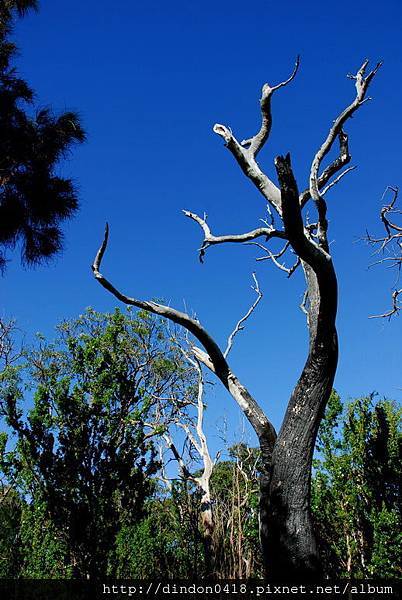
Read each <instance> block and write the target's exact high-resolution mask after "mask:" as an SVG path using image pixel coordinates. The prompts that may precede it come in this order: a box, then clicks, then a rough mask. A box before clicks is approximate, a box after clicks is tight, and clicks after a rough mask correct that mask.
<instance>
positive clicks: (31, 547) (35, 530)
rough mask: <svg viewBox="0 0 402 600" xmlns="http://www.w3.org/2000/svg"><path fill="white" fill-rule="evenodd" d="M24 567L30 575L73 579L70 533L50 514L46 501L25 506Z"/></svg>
mask: <svg viewBox="0 0 402 600" xmlns="http://www.w3.org/2000/svg"><path fill="white" fill-rule="evenodd" d="M19 542H20V555H21V559H22V560H21V568H20V571H19V576H20V577H24V578H26V579H69V578H71V576H72V575H73V567H72V564H71V556H70V553H69V549H68V543H67V539H66V536H65V535H63V531H62V530H61V529H58V528H57V527H56V526H55V524H54V523H53V522H52V520H51V519H49V517H48V516H47V506H46V502H44V501H43V500H40V499H36V500H35V502H33V503H32V504H30V505H25V506H24V508H23V510H22V515H21V523H20V531H19Z"/></svg>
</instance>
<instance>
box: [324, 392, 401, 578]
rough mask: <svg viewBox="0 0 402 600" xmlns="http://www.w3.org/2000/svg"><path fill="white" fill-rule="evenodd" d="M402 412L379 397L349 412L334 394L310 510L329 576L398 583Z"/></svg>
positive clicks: (362, 401)
mask: <svg viewBox="0 0 402 600" xmlns="http://www.w3.org/2000/svg"><path fill="white" fill-rule="evenodd" d="M400 417H401V409H400V408H398V407H397V406H396V405H395V403H393V402H391V401H389V400H381V401H377V402H375V398H374V395H371V396H368V397H365V398H359V399H357V400H354V401H353V402H350V403H349V404H348V405H347V406H346V407H345V409H343V407H342V403H341V401H340V398H339V396H338V395H337V394H336V392H333V394H332V396H331V399H330V401H329V404H328V407H327V410H326V414H325V417H324V420H323V421H322V424H321V427H320V431H319V435H318V440H317V450H318V455H317V456H318V458H317V459H316V460H315V461H314V476H313V481H312V510H313V513H314V518H315V521H316V527H317V531H318V535H319V539H320V540H321V542H322V550H323V556H324V559H325V566H326V570H327V571H328V572H329V573H330V574H331V575H334V576H343V577H356V578H357V577H366V578H367V577H373V578H374V577H398V576H400V567H399V565H400V564H401V562H402V561H401V559H402V556H401V547H402V536H401V534H400V531H401V514H400V482H401V449H402V437H401V432H400Z"/></svg>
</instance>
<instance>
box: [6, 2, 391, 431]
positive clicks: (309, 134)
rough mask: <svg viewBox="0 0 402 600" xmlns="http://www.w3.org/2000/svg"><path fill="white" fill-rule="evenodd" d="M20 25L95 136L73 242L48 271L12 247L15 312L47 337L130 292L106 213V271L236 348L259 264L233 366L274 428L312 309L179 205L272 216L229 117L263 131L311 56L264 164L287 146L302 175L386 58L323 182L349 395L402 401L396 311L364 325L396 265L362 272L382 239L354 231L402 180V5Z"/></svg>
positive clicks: (86, 151)
mask: <svg viewBox="0 0 402 600" xmlns="http://www.w3.org/2000/svg"><path fill="white" fill-rule="evenodd" d="M40 4H41V7H40V8H41V10H40V12H39V13H38V14H31V15H29V16H28V17H27V18H25V19H24V20H23V21H21V22H20V23H19V25H18V27H17V29H16V38H17V42H18V45H19V47H20V50H21V56H20V58H19V60H18V67H19V70H20V72H21V73H22V74H23V75H24V76H25V77H26V78H27V80H28V81H29V82H30V84H31V85H32V87H33V88H34V89H35V90H36V92H37V101H38V103H39V104H40V105H52V106H53V107H54V109H55V110H63V109H66V108H68V109H75V110H78V111H79V112H80V114H81V116H82V120H83V122H84V125H85V128H86V130H87V133H88V141H87V143H86V144H85V145H84V146H82V147H81V148H79V149H78V150H77V151H75V152H74V153H73V155H72V156H71V158H70V159H69V160H68V161H67V162H65V163H64V164H63V165H62V166H61V172H62V173H64V174H65V175H68V176H72V177H73V178H74V179H75V181H76V182H77V185H78V187H79V190H80V201H81V209H80V212H79V214H78V216H77V217H76V218H75V219H74V220H73V221H71V222H70V223H69V224H68V225H67V226H66V227H65V228H64V230H65V235H66V249H65V252H64V253H63V254H62V255H61V256H60V257H59V258H57V259H56V260H55V261H54V262H53V263H52V264H51V265H50V266H43V267H39V268H37V269H36V270H33V271H27V270H24V269H23V268H21V267H20V265H19V261H18V257H17V255H16V254H15V255H13V256H12V257H11V256H10V258H12V259H13V260H12V262H11V263H10V266H9V268H8V271H7V273H6V275H5V277H4V278H3V281H2V287H3V293H2V301H1V307H0V310H1V313H2V315H8V316H13V317H15V318H17V320H18V322H19V325H20V327H21V328H22V329H24V330H25V331H26V332H27V333H28V335H31V334H33V333H34V332H36V331H41V332H43V333H45V334H46V335H50V336H51V335H53V329H54V326H55V325H56V323H58V322H59V321H60V320H61V319H63V318H69V317H74V316H76V315H78V314H80V313H81V312H82V311H83V310H84V309H85V307H87V306H93V307H94V308H95V309H97V310H109V309H112V308H113V307H114V306H115V305H116V301H115V300H114V299H113V298H112V297H111V296H109V295H108V294H107V293H106V292H105V291H104V290H103V289H102V288H101V287H100V286H99V285H98V284H96V282H95V281H94V280H93V278H92V276H91V271H90V264H91V261H92V259H93V255H94V253H95V251H96V249H97V247H98V245H99V242H100V239H101V237H102V232H103V227H104V222H105V221H106V220H108V221H109V223H110V226H111V239H110V247H109V250H108V254H107V256H106V257H105V260H104V267H103V269H104V272H105V274H106V275H108V276H109V278H110V279H111V280H112V281H113V282H114V283H115V284H116V285H117V286H118V287H120V288H121V289H122V290H124V291H126V292H127V293H128V294H130V295H134V296H137V297H141V298H152V297H154V298H155V297H158V298H164V299H165V300H166V301H168V302H170V303H171V304H172V305H173V306H175V307H177V308H183V302H184V301H185V303H186V305H187V307H189V309H191V310H194V311H196V313H197V315H198V317H199V319H200V320H201V322H202V323H203V324H204V325H205V327H206V328H207V329H208V330H209V331H210V332H211V333H212V334H213V335H215V336H216V338H217V339H218V340H219V341H220V342H221V343H222V344H224V343H225V341H226V337H227V335H228V334H229V333H230V331H231V329H232V328H233V326H234V324H235V323H236V321H237V320H238V319H239V317H240V316H241V315H242V314H243V313H244V312H245V310H247V308H248V306H249V304H250V302H251V301H252V300H253V294H252V291H251V288H250V285H251V283H252V281H251V272H252V271H253V270H257V274H258V278H259V282H260V286H261V288H262V290H263V292H264V294H265V296H264V300H263V303H261V304H260V306H259V308H258V311H257V312H256V313H255V314H254V315H253V318H252V319H251V320H250V321H249V323H248V326H247V329H246V331H245V332H242V333H241V334H240V335H239V336H238V338H237V341H236V344H235V348H234V350H233V352H232V355H231V361H230V362H231V365H232V367H233V369H234V371H235V372H236V373H237V375H238V377H239V378H240V380H241V381H242V382H243V383H244V384H245V385H246V386H248V387H249V389H250V391H251V392H252V393H253V394H254V395H255V397H256V398H257V400H258V401H259V402H260V403H261V404H262V406H263V407H264V409H265V410H266V411H267V414H268V415H269V416H270V417H271V418H272V420H273V422H274V424H275V425H276V426H278V425H279V423H280V421H281V417H282V415H283V412H284V409H285V406H286V403H287V399H288V397H289V394H290V392H291V390H292V388H293V386H294V385H295V382H296V380H297V377H298V375H299V373H300V371H301V368H302V366H303V363H304V360H305V356H306V325H305V321H304V318H303V315H302V313H301V311H300V310H299V308H298V305H299V304H300V300H301V297H302V294H303V278H302V273H301V272H300V273H297V274H296V275H295V276H294V277H293V278H292V279H291V280H287V279H286V277H285V276H284V274H283V273H281V272H278V271H277V270H275V269H274V268H273V267H272V266H270V265H269V264H267V263H264V262H263V263H255V260H254V258H255V256H256V255H257V253H256V252H255V250H254V249H252V248H250V247H240V246H232V247H229V246H225V247H216V248H211V249H210V251H209V252H208V253H207V257H206V262H205V264H204V265H200V263H199V262H198V258H197V248H198V247H199V246H200V242H201V236H200V231H199V229H198V228H197V226H196V225H195V224H194V223H192V222H190V221H188V220H187V219H186V218H185V217H184V216H183V215H182V213H181V209H183V208H187V209H190V210H193V211H195V212H198V213H201V214H202V213H203V211H206V212H207V213H208V215H209V223H210V225H211V228H213V231H214V232H216V233H222V234H223V233H241V232H242V231H246V230H248V229H251V228H254V227H256V226H258V224H259V219H260V218H262V217H264V216H265V214H264V211H265V207H264V203H263V200H262V197H260V196H259V194H258V193H257V192H256V190H255V189H254V188H253V186H252V184H251V183H250V182H249V181H247V180H246V178H245V177H244V175H243V174H242V173H241V172H240V170H239V168H238V167H237V165H236V164H235V163H234V160H233V158H232V156H231V155H230V153H229V152H228V151H227V150H226V148H225V147H224V146H223V144H222V141H221V139H220V138H218V137H217V136H216V135H215V134H214V133H213V132H212V126H213V124H214V123H215V122H220V123H225V124H227V125H229V126H230V127H232V129H233V131H234V133H235V134H237V135H238V137H239V138H240V139H243V138H245V137H249V136H250V135H252V134H253V133H255V131H256V129H257V127H258V118H259V112H258V108H259V107H258V99H259V96H260V89H261V86H262V84H263V83H265V82H266V81H268V82H270V83H272V84H274V83H277V82H279V81H281V80H282V79H284V78H286V77H287V76H288V75H289V73H290V71H291V70H292V68H293V64H294V59H295V56H296V55H297V54H300V55H301V60H302V63H301V68H300V71H299V73H298V75H297V78H296V80H295V81H294V82H293V83H292V85H291V86H289V87H287V88H286V89H285V90H282V91H281V92H279V93H278V94H277V95H276V96H275V98H274V101H273V118H274V125H273V131H272V135H271V137H270V140H269V142H268V143H267V145H266V148H265V149H264V151H263V152H262V153H261V155H260V164H261V165H262V166H263V167H264V169H266V171H267V172H268V173H271V174H273V158H274V156H275V155H276V154H281V153H285V152H288V151H290V152H291V154H292V159H293V165H294V168H295V172H296V175H297V178H298V182H299V186H300V188H303V189H304V187H306V183H307V178H308V172H309V167H310V164H311V160H312V157H313V155H314V153H315V151H316V150H317V148H318V146H319V145H320V143H321V142H322V140H323V138H324V136H325V135H326V132H327V130H328V127H329V126H330V124H331V122H332V120H333V119H334V118H335V117H336V116H337V114H338V113H339V112H340V110H342V108H343V107H344V106H345V105H346V104H348V103H349V102H350V100H351V99H352V98H353V94H354V86H353V82H351V81H350V80H348V79H347V78H346V74H347V73H349V72H354V71H356V70H357V68H358V67H359V66H360V64H361V62H362V61H363V60H364V58H366V57H369V58H370V59H371V60H372V61H373V62H376V61H377V60H379V59H382V60H384V66H383V68H382V69H381V71H380V73H379V74H378V76H377V78H376V79H375V81H374V82H373V85H372V87H371V91H370V95H371V96H372V97H373V101H372V102H370V103H368V104H366V105H365V106H364V107H363V108H362V109H361V110H360V111H359V112H358V114H357V115H355V117H354V118H353V119H352V120H351V121H350V122H349V123H348V124H347V128H346V129H347V131H348V133H349V135H350V148H351V153H352V156H353V164H356V165H358V169H357V170H356V171H355V172H353V173H352V174H351V175H350V176H348V177H347V178H346V179H345V180H344V181H343V182H342V183H341V184H339V186H337V188H336V190H334V191H331V192H330V196H328V205H329V218H330V239H331V240H333V245H332V249H333V254H334V260H335V263H336V267H337V271H338V277H339V287H340V308H339V317H338V327H339V335H340V363H339V369H338V373H337V377H336V382H335V386H336V388H337V389H338V391H339V392H340V393H341V395H342V396H343V397H344V398H346V397H348V396H356V395H362V394H365V393H369V392H371V391H373V390H377V391H378V392H379V393H380V394H381V395H386V396H388V397H392V398H396V399H400V396H401V392H400V388H401V387H402V382H401V379H400V362H401V342H400V340H401V319H400V318H399V319H397V318H396V319H394V320H393V321H392V322H391V323H388V322H383V321H379V320H369V319H368V316H369V315H370V314H373V313H377V312H379V311H382V310H385V309H386V308H387V307H388V305H389V293H390V289H391V286H392V284H393V282H394V280H395V274H394V273H392V272H389V271H386V270H385V269H382V268H375V269H374V268H373V269H367V266H368V264H370V262H371V261H372V260H373V259H372V257H371V256H370V249H369V248H368V247H367V246H365V245H364V244H363V243H361V242H360V243H359V242H358V241H357V240H358V239H359V238H360V237H361V236H363V235H364V233H365V230H366V228H368V229H369V230H370V231H372V232H375V231H379V230H380V227H379V223H378V213H379V209H380V207H381V195H382V193H383V190H384V188H385V187H386V186H387V185H390V184H393V185H398V184H399V185H400V186H402V170H401V150H400V140H401V138H402V119H401V111H400V98H401V95H402V83H401V76H400V75H401V66H402V52H401V41H400V40H401V36H400V23H401V22H402V6H401V3H400V2H398V1H397V0H395V1H392V0H385V1H384V2H382V3H381V5H380V6H379V5H378V3H374V2H368V1H366V2H360V1H355V2H352V3H351V2H345V1H344V0H340V1H339V2H337V3H336V4H334V3H331V4H329V3H328V4H327V3H321V2H318V1H315V0H314V1H305V2H295V1H287V2H281V3H278V2H271V1H265V2H263V1H261V0H256V1H253V2H249V3H245V2H237V1H233V0H232V1H231V2H229V1H227V0H223V1H220V2H216V1H215V2H211V1H210V0H204V2H188V1H187V2H184V1H182V0H180V1H174V0H172V1H171V2H169V3H167V2H163V1H136V0H134V1H128V0H125V1H124V0H122V1H120V2H118V3H110V2H106V1H104V0H97V1H95V0H88V1H87V2H82V1H79V0H69V1H68V2H67V0H56V1H54V0H52V1H51V0H42V1H41V3H40ZM222 416H226V417H227V418H228V420H229V423H230V424H231V425H230V426H231V428H232V429H234V430H236V428H237V427H238V424H239V423H240V419H239V416H238V413H237V410H236V409H235V407H234V403H233V400H232V399H231V398H230V397H229V396H228V395H227V394H226V392H225V391H224V390H223V389H222V388H221V386H220V385H219V384H218V383H217V384H216V385H215V386H214V389H213V391H212V393H211V395H210V401H209V410H208V420H209V423H210V425H211V427H213V426H215V423H216V422H217V421H219V420H220V419H221V418H222Z"/></svg>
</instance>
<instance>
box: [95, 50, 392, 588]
mask: <svg viewBox="0 0 402 600" xmlns="http://www.w3.org/2000/svg"><path fill="white" fill-rule="evenodd" d="M298 67H299V60H298V59H297V61H296V65H295V68H294V71H293V73H292V74H291V76H290V77H289V78H288V79H287V80H286V81H283V82H282V83H280V84H278V85H275V86H271V85H269V84H265V85H264V86H263V88H262V97H261V101H260V106H261V126H260V129H259V131H258V132H257V133H256V135H254V136H253V137H251V138H249V139H246V140H243V141H242V142H239V141H238V140H237V139H236V137H235V136H234V134H233V132H232V130H231V129H230V128H229V127H226V126H225V125H219V124H217V125H215V126H214V132H215V133H217V134H218V135H219V136H221V137H222V138H223V140H224V142H225V145H226V147H227V148H228V150H229V151H230V152H231V153H232V155H233V157H234V158H235V160H236V161H237V163H238V165H239V166H240V168H241V170H242V171H243V172H244V174H245V175H246V177H248V178H249V179H250V181H251V182H252V183H253V184H254V185H255V186H256V188H257V190H258V191H259V192H260V194H262V196H263V197H264V199H265V200H266V202H267V206H268V212H269V220H267V222H266V223H265V226H264V227H259V228H257V229H254V230H252V231H248V232H246V233H242V234H237V235H236V234H235V235H214V234H213V233H212V232H211V229H210V227H209V225H208V224H207V222H206V217H204V218H201V217H200V216H198V215H196V214H194V213H192V212H189V211H184V212H185V215H186V216H187V217H189V218H190V219H192V220H194V221H195V222H196V223H197V224H198V225H199V226H200V227H201V228H202V231H203V233H204V240H203V243H202V246H201V250H200V260H201V261H203V260H204V258H205V253H206V251H207V249H208V248H209V247H210V246H212V245H218V244H224V243H240V244H244V243H253V244H258V246H259V247H260V248H261V249H262V250H263V251H264V253H265V256H264V258H267V259H269V260H271V262H273V263H275V264H277V265H280V266H281V267H282V268H283V269H284V270H286V272H287V273H288V275H291V274H292V273H293V272H294V271H295V270H296V269H297V268H298V267H299V265H300V266H301V267H302V269H303V271H304V275H305V279H306V284H307V289H306V294H305V301H304V303H303V308H304V310H305V312H306V315H307V325H308V330H309V348H308V356H307V360H306V363H305V365H304V368H303V371H302V373H301V375H300V378H299V380H298V382H297V384H296V387H295V388H294V391H293V393H292V395H291V397H290V400H289V404H288V407H287V410H286V414H285V417H284V420H283V423H282V427H281V429H280V431H279V433H278V434H277V433H276V431H275V429H274V427H273V426H272V424H271V422H270V420H269V419H268V417H267V415H266V414H265V412H264V411H263V410H262V408H261V406H260V405H259V404H258V402H257V401H256V400H255V399H254V398H253V397H252V396H251V394H250V393H249V392H248V390H247V389H246V388H245V387H244V385H243V384H242V383H241V382H240V381H239V379H238V378H237V377H236V375H235V373H233V371H232V370H231V368H230V365H229V362H228V359H227V356H228V351H222V350H221V349H220V347H219V346H218V344H217V343H216V342H215V340H214V339H213V337H212V336H211V335H210V333H208V331H207V330H206V328H205V327H204V326H203V325H202V324H201V323H200V322H199V321H198V320H197V319H195V318H192V317H191V316H189V315H188V314H186V313H184V312H180V311H178V310H175V309H173V308H171V307H169V306H164V305H162V304H159V303H156V302H152V301H145V300H141V299H137V298H132V297H129V296H127V295H125V294H124V293H122V292H121V291H119V290H118V289H117V288H116V287H114V285H113V284H112V283H111V282H110V281H109V280H108V279H106V277H104V275H102V273H101V272H100V268H101V262H102V258H103V255H104V253H105V250H106V246H107V242H108V227H106V231H105V237H104V240H103V243H102V245H101V247H100V249H99V251H98V253H97V255H96V257H95V260H94V263H93V267H92V268H93V272H94V275H95V277H96V279H97V281H98V282H99V283H100V284H101V285H102V286H103V287H104V288H106V289H107V290H108V291H109V292H111V293H112V294H113V295H114V296H115V297H116V298H117V299H119V300H121V301H122V302H124V303H126V304H131V305H134V306H136V307H138V308H141V309H144V310H148V311H150V312H152V313H155V314H158V315H161V316H163V317H166V318H167V319H170V320H171V321H173V322H174V323H177V324H179V325H182V326H183V327H184V328H185V329H187V330H188V331H189V332H190V334H192V335H193V336H194V338H196V340H198V342H199V343H200V344H201V345H202V346H203V348H202V349H201V348H198V347H196V346H194V348H193V351H194V352H195V355H196V356H197V358H198V360H199V361H200V362H201V363H203V364H204V365H205V366H206V367H207V368H209V369H210V370H211V371H212V372H213V373H215V375H216V376H217V377H218V379H220V381H221V382H222V384H223V385H224V386H225V387H226V389H227V390H228V391H229V392H230V394H231V395H232V397H233V398H234V400H235V401H236V402H237V404H238V405H239V407H240V408H241V410H242V411H243V413H244V415H245V416H246V417H247V419H248V420H249V422H250V424H251V426H252V427H253V428H254V431H255V432H256V434H257V436H258V439H259V444H260V449H261V457H262V474H261V478H260V486H261V487H260V497H261V502H260V533H261V543H262V552H263V561H264V565H265V566H266V570H267V575H268V576H269V577H271V578H281V577H283V578H286V579H287V580H289V579H290V578H292V577H293V578H303V579H306V578H314V577H317V576H319V575H320V573H321V566H320V560H319V556H318V550H317V544H316V540H315V536H314V532H313V527H312V521H311V515H310V506H309V504H310V478H311V463H312V455H313V449H314V443H315V439H316V434H317V430H318V426H319V423H320V420H321V418H322V415H323V412H324V409H325V405H326V403H327V400H328V398H329V395H330V392H331V389H332V384H333V380H334V376H335V371H336V367H337V361H338V342H337V332H336V326H335V319H336V313H337V279H336V274H335V269H334V265H333V261H332V257H331V252H330V247H329V243H328V221H327V204H326V201H325V199H324V196H325V193H326V192H327V191H328V190H329V189H330V188H331V187H332V186H333V185H335V184H336V183H337V182H338V181H339V180H340V179H341V178H342V177H343V176H344V175H345V174H346V173H348V172H349V171H350V170H351V167H346V165H347V164H348V163H349V162H350V159H351V157H350V155H349V149H348V136H347V134H346V133H345V131H344V125H345V123H346V122H347V121H348V119H349V118H350V117H352V115H353V114H354V113H355V112H356V111H357V110H358V109H359V108H360V107H361V106H362V105H363V104H364V103H365V102H366V101H367V100H369V98H368V97H367V90H368V87H369V85H370V82H371V81H372V79H373V77H374V76H375V74H376V72H377V70H378V69H379V67H380V63H379V64H377V65H376V67H375V68H374V69H373V70H372V71H370V72H367V67H368V60H365V61H364V63H363V64H362V66H361V67H360V69H359V70H358V71H357V73H356V75H349V77H350V78H351V79H353V80H354V81H355V87H356V95H355V98H354V99H353V101H352V102H351V103H350V104H349V105H348V106H347V107H346V108H345V109H344V110H343V111H342V112H341V113H340V114H339V116H338V117H337V118H336V119H335V120H334V122H333V124H332V125H331V127H330V129H329V132H328V135H327V137H326V138H325V140H324V142H323V143H322V145H321V146H320V147H319V149H318V151H317V153H316V154H315V156H314V157H313V160H312V164H311V169H310V174H309V187H308V188H307V189H306V190H304V191H302V192H301V193H299V191H298V186H297V183H296V180H295V177H294V175H293V171H292V166H291V160H290V156H289V154H288V155H287V156H278V157H277V158H276V159H275V168H276V173H277V177H278V181H279V186H277V185H276V184H275V183H274V181H272V180H271V179H270V178H269V177H268V175H267V174H266V173H264V172H263V171H262V169H261V167H260V165H259V164H258V162H257V155H258V153H259V152H260V151H261V150H262V148H263V146H264V145H265V143H266V142H267V140H268V138H269V134H270V130H271V125H272V116H271V100H272V96H273V95H274V93H275V92H276V91H278V90H279V89H281V88H283V87H285V86H287V85H288V84H289V83H290V82H291V81H292V80H293V79H294V77H295V75H296V73H297V70H298ZM336 140H338V142H339V148H340V151H339V156H338V157H337V158H335V159H334V160H333V161H332V162H331V163H330V164H329V165H328V166H327V167H326V168H324V169H322V163H323V160H324V159H325V157H326V156H327V155H328V153H329V152H330V151H331V149H332V148H333V146H334V144H335V142H336ZM344 167H346V168H344ZM310 201H312V203H313V206H314V207H315V209H316V210H315V212H316V214H317V218H316V220H315V222H314V223H311V222H309V220H308V218H307V217H306V216H305V214H304V213H303V208H304V207H305V206H306V205H307V203H309V202H310ZM277 222H278V225H277ZM273 239H279V240H282V241H283V249H282V250H281V251H280V252H277V253H273V252H271V251H270V250H269V249H268V248H266V246H265V244H266V243H267V242H269V241H270V240H273ZM256 240H257V241H256ZM261 240H263V242H264V243H261ZM288 251H291V252H292V253H293V255H294V256H295V257H296V260H295V262H294V264H293V266H290V267H286V266H285V265H284V264H282V263H281V262H280V260H283V259H282V257H284V256H285V254H286V252H288Z"/></svg>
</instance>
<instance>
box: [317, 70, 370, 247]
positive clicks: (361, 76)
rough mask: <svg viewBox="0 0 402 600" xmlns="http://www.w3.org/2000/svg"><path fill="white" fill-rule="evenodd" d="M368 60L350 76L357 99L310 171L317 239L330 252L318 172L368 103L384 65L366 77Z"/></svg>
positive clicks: (337, 121)
mask: <svg viewBox="0 0 402 600" xmlns="http://www.w3.org/2000/svg"><path fill="white" fill-rule="evenodd" d="M368 62H369V61H368V60H365V61H364V63H363V64H362V66H361V67H360V69H359V70H358V72H357V74H356V75H349V77H350V78H351V79H354V80H355V81H356V97H355V99H354V100H353V102H352V103H351V104H349V106H347V107H346V108H345V109H344V110H343V111H342V112H341V114H340V115H339V116H338V117H337V118H336V119H335V121H334V123H333V125H332V127H331V128H330V130H329V133H328V135H327V137H326V139H325V140H324V142H323V143H322V145H321V147H320V148H319V150H318V151H317V153H316V155H315V157H314V159H313V162H312V164H311V170H310V196H311V198H312V199H313V200H314V202H315V204H316V206H317V211H318V229H317V237H318V241H319V244H320V246H321V247H322V248H323V249H324V250H326V251H327V252H328V240H327V229H328V221H327V218H326V212H327V205H326V203H325V201H324V199H323V197H322V195H321V194H320V185H319V176H318V172H319V169H320V166H321V163H322V160H323V159H324V157H325V156H326V155H327V154H328V152H329V151H330V150H331V148H332V145H333V143H334V141H335V139H336V138H337V137H338V136H339V135H340V134H341V132H342V128H343V126H344V124H345V122H346V121H347V119H349V118H350V117H351V116H352V115H353V113H354V112H355V111H356V110H357V109H358V108H359V107H360V106H361V105H362V104H363V103H364V102H365V101H366V100H368V98H366V92H367V90H368V87H369V85H370V82H371V80H372V79H373V77H374V76H375V74H376V73H377V71H378V69H379V68H380V67H381V64H382V63H378V64H377V65H376V66H375V68H374V69H373V70H372V71H371V72H370V73H369V74H368V75H367V76H366V77H365V73H366V68H367V65H368Z"/></svg>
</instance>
